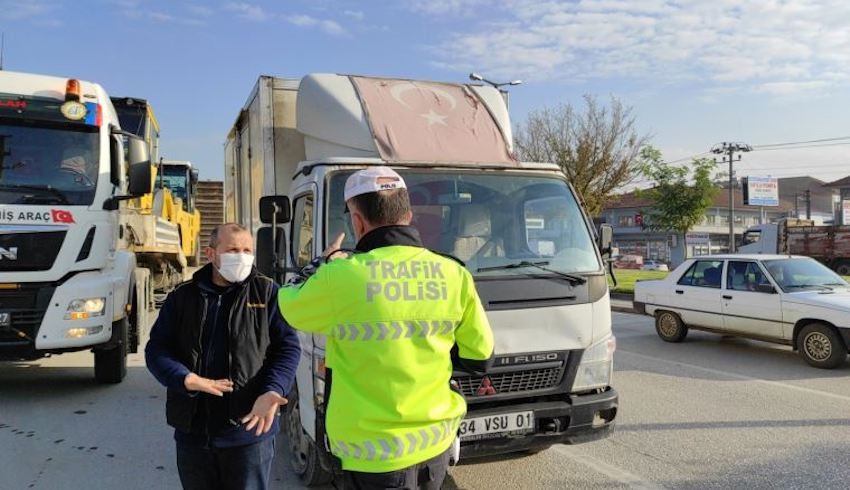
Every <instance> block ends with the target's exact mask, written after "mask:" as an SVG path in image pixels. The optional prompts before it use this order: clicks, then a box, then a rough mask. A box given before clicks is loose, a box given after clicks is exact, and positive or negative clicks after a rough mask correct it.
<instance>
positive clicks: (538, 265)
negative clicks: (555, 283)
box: [476, 260, 587, 285]
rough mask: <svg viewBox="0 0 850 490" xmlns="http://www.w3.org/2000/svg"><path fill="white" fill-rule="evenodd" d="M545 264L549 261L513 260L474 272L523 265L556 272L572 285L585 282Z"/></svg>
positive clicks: (518, 267)
mask: <svg viewBox="0 0 850 490" xmlns="http://www.w3.org/2000/svg"><path fill="white" fill-rule="evenodd" d="M547 265H549V262H547V261H542V262H529V261H527V260H523V261H521V262H514V263H512V264H505V265H494V266H491V267H479V268H478V270H477V271H476V272H487V271H499V270H507V269H520V268H524V267H536V268H538V269H540V270H544V271H546V272H551V273H552V274H556V275H558V276H560V277H563V278H564V279H567V280H568V281H570V283H571V284H573V285H576V284H584V283H586V282H587V279H585V278H583V277H581V276H577V275H575V274H569V273H567V272H561V271H558V270H555V269H550V268H548V267H544V266H547Z"/></svg>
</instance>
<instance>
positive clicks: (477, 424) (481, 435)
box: [458, 411, 534, 441]
mask: <svg viewBox="0 0 850 490" xmlns="http://www.w3.org/2000/svg"><path fill="white" fill-rule="evenodd" d="M533 430H534V412H532V411H528V412H514V413H500V414H497V415H487V416H484V417H471V418H466V419H463V421H462V422H461V423H460V429H459V431H458V433H459V434H460V440H461V441H470V440H475V439H489V438H492V437H499V436H503V435H508V434H519V433H523V432H531V431H533Z"/></svg>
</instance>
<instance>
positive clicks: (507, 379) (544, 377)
mask: <svg viewBox="0 0 850 490" xmlns="http://www.w3.org/2000/svg"><path fill="white" fill-rule="evenodd" d="M563 375H564V367H563V366H560V367H551V368H542V369H529V370H527V371H512V372H508V373H497V374H488V375H487V376H486V377H487V378H490V385H491V386H492V387H493V389H494V390H495V393H492V392H489V393H483V392H482V394H481V395H479V394H478V391H479V388H481V386H482V383H483V382H484V378H485V376H462V377H457V378H455V381H457V384H458V386H459V387H460V392H461V393H462V394H463V396H465V397H477V396H486V395H494V394H498V395H503V394H507V393H521V392H524V391H537V390H546V389H549V388H554V387H556V386H558V384H559V383H560V382H561V378H562V377H563Z"/></svg>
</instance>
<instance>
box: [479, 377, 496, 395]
mask: <svg viewBox="0 0 850 490" xmlns="http://www.w3.org/2000/svg"><path fill="white" fill-rule="evenodd" d="M475 394H476V395H478V396H487V395H495V394H496V388H493V382H492V381H490V377H489V376H484V378H482V379H481V386H479V387H478V391H477V392H475Z"/></svg>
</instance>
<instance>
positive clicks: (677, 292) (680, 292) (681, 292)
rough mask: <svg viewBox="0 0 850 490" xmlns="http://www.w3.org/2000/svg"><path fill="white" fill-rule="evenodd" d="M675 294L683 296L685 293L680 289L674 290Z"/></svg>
mask: <svg viewBox="0 0 850 490" xmlns="http://www.w3.org/2000/svg"><path fill="white" fill-rule="evenodd" d="M676 294H685V292H684V291H682V290H681V289H677V290H676Z"/></svg>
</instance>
